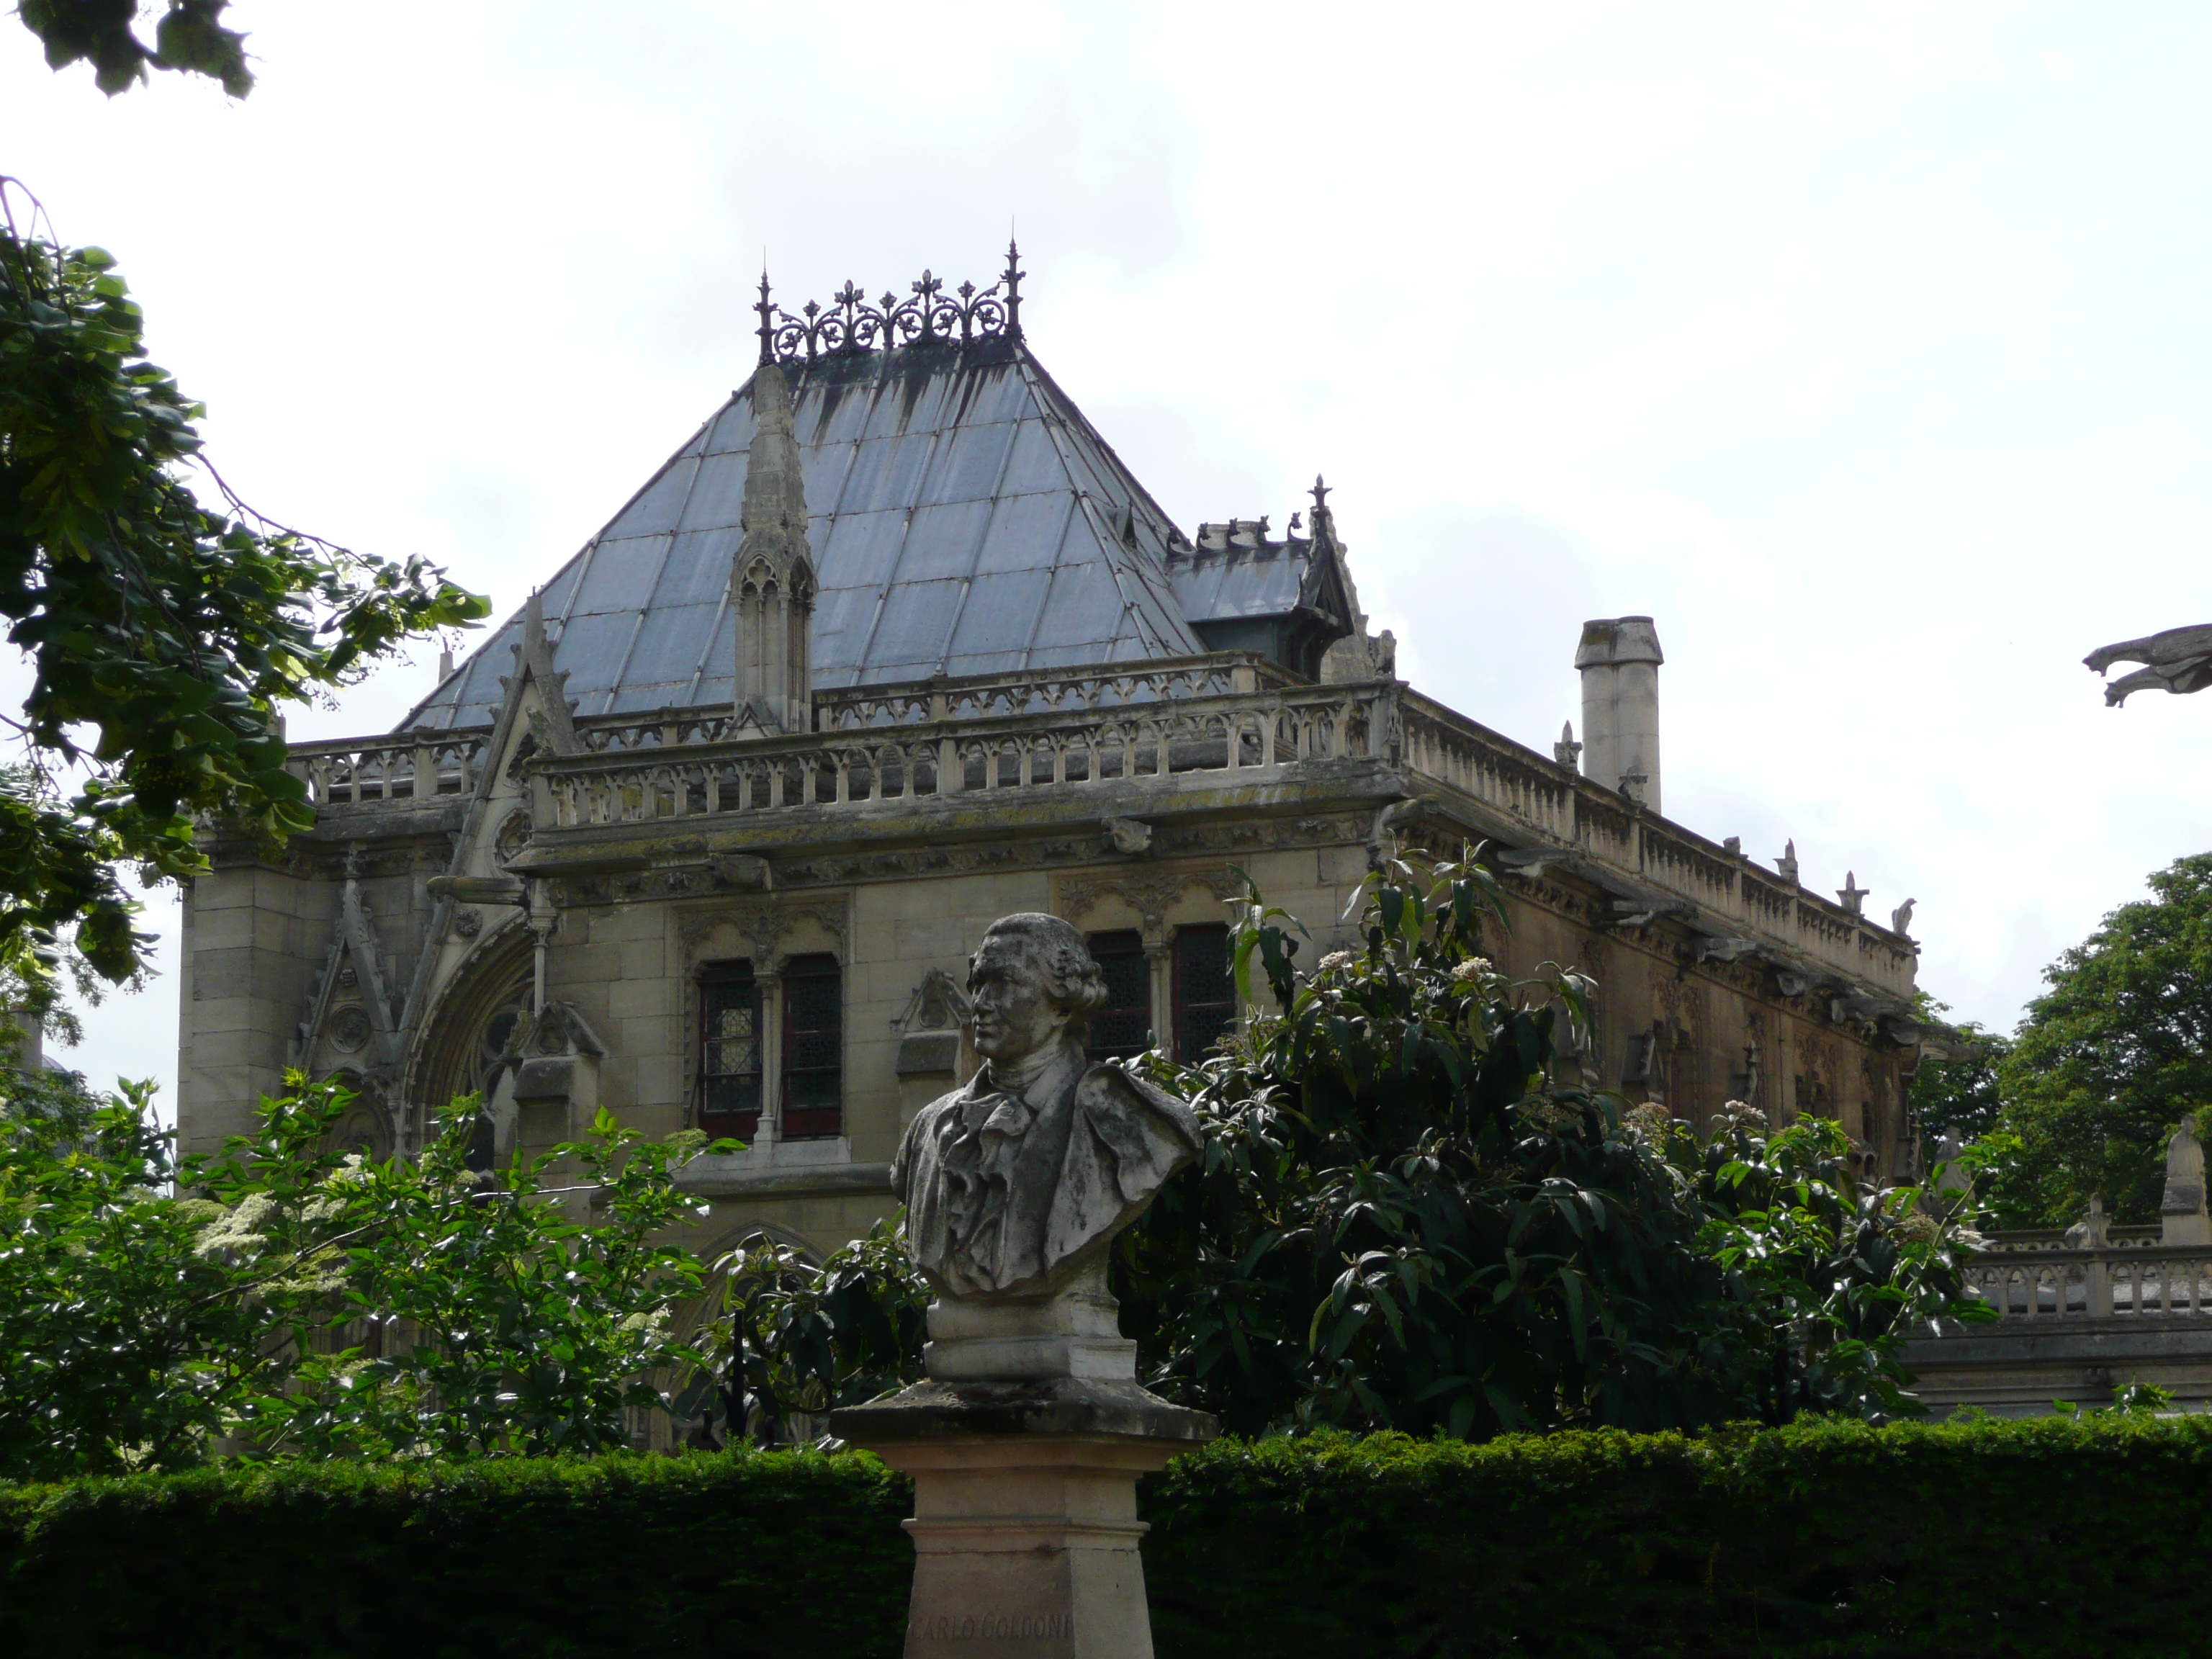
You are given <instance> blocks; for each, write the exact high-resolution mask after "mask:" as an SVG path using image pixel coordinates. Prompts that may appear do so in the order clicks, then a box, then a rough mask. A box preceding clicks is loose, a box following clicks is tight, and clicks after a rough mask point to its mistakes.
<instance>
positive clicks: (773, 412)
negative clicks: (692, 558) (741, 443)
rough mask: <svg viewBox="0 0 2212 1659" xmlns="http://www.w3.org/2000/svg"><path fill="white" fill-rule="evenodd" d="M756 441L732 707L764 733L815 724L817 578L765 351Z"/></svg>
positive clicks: (783, 395)
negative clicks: (748, 716)
mask: <svg viewBox="0 0 2212 1659" xmlns="http://www.w3.org/2000/svg"><path fill="white" fill-rule="evenodd" d="M753 416H754V422H755V424H754V428H753V441H752V450H751V453H750V455H749V456H748V457H747V459H746V462H745V496H744V508H743V513H742V520H743V523H744V541H743V542H741V543H740V544H738V551H737V556H736V558H735V559H733V560H732V562H731V567H730V599H731V601H732V608H733V609H734V610H735V611H737V615H738V684H737V693H736V696H737V704H738V708H739V710H740V711H743V710H745V709H750V710H751V712H752V715H753V718H754V719H755V720H757V722H758V723H759V726H760V729H761V730H762V731H763V732H806V731H811V729H812V727H813V712H812V711H813V693H814V670H813V632H814V595H815V590H816V586H817V584H816V581H815V577H814V562H813V560H812V558H811V556H809V554H808V551H807V546H806V489H805V479H804V478H803V477H801V475H800V472H799V442H798V440H797V438H796V437H795V436H794V435H793V430H792V420H791V388H790V386H789V384H788V383H787V381H786V380H784V378H783V370H782V369H781V368H780V367H779V366H778V365H777V364H776V362H775V360H774V359H773V358H772V357H771V356H769V354H768V352H767V350H766V348H765V346H763V352H762V362H761V365H760V367H759V368H757V370H755V371H754V374H753Z"/></svg>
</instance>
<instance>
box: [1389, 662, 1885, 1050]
mask: <svg viewBox="0 0 2212 1659" xmlns="http://www.w3.org/2000/svg"><path fill="white" fill-rule="evenodd" d="M1398 703H1399V714H1400V720H1401V749H1402V752H1403V755H1404V763H1405V765H1406V767H1407V769H1408V770H1409V771H1412V772H1415V773H1418V774H1420V775H1423V776H1425V777H1429V778H1434V779H1436V780H1437V781H1438V782H1440V783H1443V784H1444V785H1446V786H1447V787H1449V788H1451V789H1453V790H1455V791H1457V792H1458V793H1460V794H1462V795H1463V796H1465V797H1467V798H1468V800H1469V801H1471V802H1473V803H1474V805H1476V807H1478V808H1479V809H1482V810H1483V812H1484V814H1485V815H1486V816H1488V817H1490V818H1492V821H1493V822H1495V823H1496V824H1497V826H1498V833H1499V835H1500V836H1501V838H1503V839H1505V840H1506V841H1507V842H1508V843H1509V844H1510V845H1513V846H1516V847H1521V848H1535V849H1536V850H1538V851H1539V852H1540V853H1541V850H1542V849H1543V848H1546V847H1547V845H1548V846H1549V847H1551V848H1557V849H1559V852H1560V853H1561V854H1563V855H1565V856H1564V857H1563V860H1562V861H1563V862H1565V864H1567V866H1569V867H1570V868H1573V869H1576V870H1577V871H1578V872H1581V873H1583V874H1585V875H1591V876H1595V878H1597V879H1598V880H1599V881H1600V883H1601V884H1604V885H1606V886H1607V887H1608V888H1609V889H1611V890H1613V891H1614V892H1616V893H1620V894H1621V895H1623V900H1624V905H1625V906H1626V910H1627V912H1628V914H1632V915H1635V914H1673V915H1678V916H1680V917H1681V918H1682V919H1683V921H1685V922H1686V923H1687V924H1688V925H1689V926H1690V927H1692V930H1693V931H1695V932H1697V933H1700V934H1702V935H1703V936H1704V937H1705V938H1706V939H1708V940H1710V941H1711V944H1710V945H1708V946H1707V947H1706V948H1707V949H1708V950H1710V951H1712V952H1713V953H1714V954H1717V955H1720V956H1723V957H1727V958H1730V959H1734V958H1736V957H1741V956H1745V955H1755V956H1757V957H1760V958H1761V959H1762V960H1765V961H1766V962H1768V963H1771V965H1772V966H1773V967H1775V968H1776V969H1778V970H1780V971H1781V972H1783V973H1784V975H1795V976H1797V977H1802V978H1803V979H1804V980H1805V981H1806V983H1805V984H1804V985H1803V986H1802V987H1798V988H1801V989H1814V988H1817V987H1818V985H1819V981H1822V980H1824V979H1829V978H1830V976H1835V977H1834V978H1833V979H1832V981H1831V982H1830V983H1829V985H1828V987H1827V988H1828V989H1831V990H1833V991H1835V992H1838V993H1839V994H1843V996H1844V1000H1848V1001H1850V1002H1851V1005H1852V1006H1850V1007H1849V1008H1848V1009H1847V1010H1846V1011H1845V1012H1849V1013H1850V1014H1851V1015H1853V1016H1855V1017H1858V1018H1883V1017H1887V1018H1899V1019H1902V1018H1906V1017H1907V1016H1908V1015H1909V1012H1910V1006H1909V1003H1908V1001H1907V999H1908V998H1909V996H1910V994H1911V986H1912V964H1913V957H1912V947H1911V943H1910V942H1909V941H1907V940H1905V939H1901V938H1899V936H1898V935H1896V934H1894V933H1890V932H1889V931H1888V930H1887V928H1884V927H1880V926H1879V925H1877V924H1875V922H1873V921H1869V919H1867V918H1866V917H1863V916H1860V915H1853V914H1852V913H1851V912H1850V911H1848V910H1846V909H1844V907H1843V906H1842V905H1840V904H1838V903H1835V902H1832V901H1831V900H1828V899H1825V898H1820V897H1817V896H1814V895H1813V894H1811V893H1808V892H1806V891H1804V890H1802V889H1801V888H1799V887H1798V886H1797V885H1796V884H1795V883H1794V882H1791V881H1788V880H1785V879H1784V878H1783V877H1781V876H1779V875H1776V874H1773V873H1771V872H1768V871H1765V870H1762V869H1759V867H1758V866H1755V865H1753V863H1752V862H1751V860H1748V859H1747V858H1745V857H1743V855H1742V854H1740V853H1734V852H1730V851H1729V850H1728V849H1726V848H1720V847H1717V846H1715V845H1714V844H1713V843H1711V842H1708V841H1706V840H1705V839H1704V838H1703V837H1702V836H1697V835H1694V834H1692V832H1690V831H1689V830H1686V829H1683V828H1681V827H1680V825H1679V824H1676V823H1672V822H1670V821H1669V820H1668V819H1665V818H1662V817H1658V816H1657V815H1656V814H1655V813H1650V812H1647V811H1643V810H1641V809H1640V808H1638V807H1636V806H1635V805H1633V804H1632V803H1631V802H1629V801H1627V800H1626V799H1623V798H1622V797H1620V795H1618V794H1616V793H1613V791H1611V790H1607V789H1601V788H1600V787H1598V786H1597V785H1595V784H1594V783H1592V782H1590V781H1589V780H1588V779H1585V778H1581V777H1578V776H1577V775H1575V774H1574V773H1573V772H1571V771H1569V770H1568V769H1566V768H1565V767H1563V766H1559V765H1555V764H1553V763H1550V762H1547V761H1546V760H1544V759H1543V758H1541V757H1539V756H1537V755H1536V754H1534V752H1533V751H1531V750H1527V749H1524V748H1522V746H1521V745H1520V744H1516V743H1515V742H1513V741H1512V740H1511V739H1510V738H1504V737H1501V736H1499V735H1498V733H1497V732H1492V731H1490V730H1489V729H1488V728H1487V727H1485V726H1480V725H1478V724H1477V723H1476V722H1475V721H1474V720H1468V718H1467V717H1466V716H1465V715H1463V714H1458V713H1456V712H1455V711H1454V710H1452V709H1450V708H1446V707H1444V706H1443V704H1442V703H1439V702H1435V701H1433V700H1432V699H1431V698H1428V697H1425V696H1421V695H1420V694H1419V692H1415V691H1412V690H1401V693H1400V695H1399V699H1398ZM1622 878H1626V880H1625V881H1624V880H1623V879H1622ZM1844 981H1854V982H1855V984H1852V983H1846V982H1844ZM1869 985H1871V986H1873V987H1877V988H1878V990H1880V991H1882V992H1887V993H1888V994H1889V995H1888V996H1887V997H1877V998H1876V999H1875V1000H1873V1001H1871V1002H1869V1001H1868V1000H1866V999H1865V998H1864V996H1863V993H1862V992H1861V991H1860V990H1859V989H1858V988H1857V987H1864V986H1869ZM1785 988H1786V987H1785ZM1900 1035H1903V1034H1902V1033H1900Z"/></svg>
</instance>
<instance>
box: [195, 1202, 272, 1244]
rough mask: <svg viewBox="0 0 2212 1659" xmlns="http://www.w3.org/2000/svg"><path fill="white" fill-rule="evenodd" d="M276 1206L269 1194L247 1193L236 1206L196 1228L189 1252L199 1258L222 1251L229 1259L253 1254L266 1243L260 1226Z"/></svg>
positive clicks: (266, 1240) (267, 1237)
mask: <svg viewBox="0 0 2212 1659" xmlns="http://www.w3.org/2000/svg"><path fill="white" fill-rule="evenodd" d="M275 1208H276V1199H275V1198H274V1197H272V1196H270V1194H267V1193H251V1194H247V1195H246V1197H245V1198H243V1199H241V1200H240V1201H239V1203H238V1206H237V1207H236V1208H234V1209H230V1210H226V1211H224V1212H223V1213H222V1215H221V1216H220V1217H218V1218H216V1219H215V1220H213V1221H210V1223H208V1225H206V1226H204V1227H203V1228H201V1229H200V1231H199V1237H197V1238H195V1239H193V1240H192V1254H193V1255H196V1256H198V1257H199V1258H200V1259H201V1260H202V1261H206V1260H208V1259H209V1258H210V1257H214V1256H220V1255H225V1254H226V1253H229V1254H230V1256H231V1259H232V1260H233V1261H236V1260H239V1259H240V1258H241V1257H246V1256H250V1255H253V1254H254V1253H255V1252H256V1251H258V1250H259V1249H261V1247H262V1246H263V1245H264V1244H266V1243H268V1242H269V1235H268V1234H267V1233H265V1232H263V1231H260V1227H261V1223H262V1222H263V1220H264V1219H265V1218H267V1216H268V1214H269V1212H270V1211H271V1210H273V1209H275Z"/></svg>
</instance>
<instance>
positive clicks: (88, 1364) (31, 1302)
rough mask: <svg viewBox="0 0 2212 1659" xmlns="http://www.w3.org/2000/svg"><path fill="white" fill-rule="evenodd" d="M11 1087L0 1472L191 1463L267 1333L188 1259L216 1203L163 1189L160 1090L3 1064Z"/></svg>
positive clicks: (215, 1271) (214, 1267)
mask: <svg viewBox="0 0 2212 1659" xmlns="http://www.w3.org/2000/svg"><path fill="white" fill-rule="evenodd" d="M0 1091H4V1093H5V1099H4V1101H0V1475H9V1474H12V1475H16V1476H22V1475H35V1476H39V1477H41V1478H47V1479H58V1478H63V1477H66V1476H69V1475H73V1474H102V1473H110V1472H114V1471H118V1470H120V1469H123V1468H130V1467H132V1466H133V1465H137V1464H144V1465H146V1466H149V1467H153V1468H169V1467H174V1466H177V1465H179V1464H182V1463H187V1462H194V1461H197V1458H198V1457H199V1456H200V1455H202V1451H203V1448H204V1446H205V1444H206V1443H207V1441H208V1439H209V1438H210V1437H211V1436H213V1435H216V1434H217V1433H219V1432H220V1431H221V1430H222V1423H223V1417H224V1411H225V1402H226V1401H227V1400H228V1399H229V1398H230V1397H231V1396H232V1395H234V1392H235V1391H236V1389H238V1387H239V1386H240V1383H241V1382H242V1381H243V1380H244V1372H245V1371H250V1370H252V1367H253V1366H254V1364H255V1356H256V1354H257V1352H258V1343H259V1340H260V1334H261V1322H260V1320H259V1319H258V1316H256V1315H255V1314H254V1313H253V1312H252V1310H250V1309H248V1308H247V1307H246V1306H245V1305H244V1304H243V1302H242V1300H241V1299H240V1298H239V1297H236V1296H234V1295H232V1294H230V1291H231V1290H232V1288H233V1285H234V1279H235V1276H234V1274H233V1273H231V1271H230V1270H229V1269H228V1267H225V1266H224V1265H223V1264H222V1263H221V1262H217V1261H209V1260H206V1259H204V1257H202V1256H201V1255H199V1254H198V1253H197V1251H196V1250H195V1249H194V1245H195V1243H197V1239H198V1237H199V1235H200V1232H201V1230H202V1228H203V1227H204V1225H205V1224H206V1213H205V1210H206V1206H193V1205H191V1204H179V1203H176V1202H173V1201H172V1200H169V1199H168V1198H167V1196H166V1195H165V1194H166V1191H167V1183H168V1180H169V1176H170V1175H171V1173H172V1170H171V1163H170V1137H169V1135H168V1133H167V1132H165V1131H163V1130H161V1129H160V1128H158V1127H156V1125H155V1121H154V1115H153V1109H152V1104H151V1102H152V1097H153V1085H150V1084H142V1085H126V1086H125V1093H124V1094H123V1095H122V1096H121V1097H115V1098H111V1099H106V1100H101V1099H96V1098H94V1097H92V1096H90V1095H88V1094H87V1093H86V1092H85V1091H84V1090H83V1089H82V1086H81V1085H80V1084H79V1082H78V1080H77V1079H75V1078H73V1077H70V1076H66V1075H62V1076H58V1075H56V1074H54V1073H23V1072H20V1071H15V1070H14V1069H12V1068H9V1069H0Z"/></svg>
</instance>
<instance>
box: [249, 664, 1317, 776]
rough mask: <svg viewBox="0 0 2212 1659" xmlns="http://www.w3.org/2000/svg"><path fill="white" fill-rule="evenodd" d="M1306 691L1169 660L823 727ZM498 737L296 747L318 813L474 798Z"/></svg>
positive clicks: (835, 707) (1275, 669)
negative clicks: (486, 753)
mask: <svg viewBox="0 0 2212 1659" xmlns="http://www.w3.org/2000/svg"><path fill="white" fill-rule="evenodd" d="M1295 684H1298V682H1297V680H1296V679H1295V678H1294V677H1293V676H1292V675H1291V673H1290V672H1289V671H1287V670H1285V669H1284V668H1283V667H1281V666H1280V665H1278V664H1275V663H1273V662H1270V661H1268V660H1267V659H1265V658H1263V657H1260V656H1257V655H1255V654H1252V653H1242V652H1239V653H1228V652H1221V653H1213V654H1211V655H1207V656H1203V657H1168V658H1160V659H1154V660H1152V661H1147V662H1138V663H1129V664H1127V665H1109V666H1107V667H1103V668H1091V669H1085V670H1081V671H1071V672H1066V673H1052V672H1045V673H1036V672H1025V673H1009V674H975V675H966V676H962V677H960V678H939V679H933V680H913V681H908V682H906V683H904V684H896V685H881V686H857V687H844V688H840V689H838V690H829V691H820V692H817V693H816V694H815V697H814V709H815V723H816V725H817V727H818V729H819V730H820V731H821V732H823V733H825V734H827V733H831V732H872V731H878V730H890V729H895V728H897V727H902V726H925V725H930V724H933V723H936V722H939V721H944V720H987V719H994V718H1003V717H1006V716H1010V715H1016V714H1070V713H1083V712H1088V711H1093V710H1099V709H1112V708H1131V709H1133V708H1145V707H1148V706H1150V705H1152V704H1154V703H1160V702H1187V701H1189V700H1192V699H1197V698H1207V697H1225V696H1237V695H1240V694H1245V693H1249V692H1255V691H1267V690H1282V689H1286V688H1289V687H1291V686H1293V685H1295ZM490 736H491V728H490V727H489V726H467V727H464V728H462V729H460V730H459V731H453V732H421V733H415V732H403V733H398V734H394V735H392V736H386V737H376V738H338V739H333V740H329V741H325V742H319V743H298V744H293V745H291V753H290V756H289V762H288V764H289V769H290V770H291V772H292V773H293V774H294V775H295V776H297V777H299V778H301V780H303V781H305V782H306V783H307V787H308V793H309V797H310V799H313V802H314V804H315V805H316V806H317V808H318V809H330V808H343V807H349V806H363V805H380V804H384V803H389V802H393V801H422V800H428V799H433V798H435V797H436V796H439V795H460V794H466V793H468V792H469V791H471V790H472V789H474V788H475V787H476V780H477V766H478V765H479V764H480V763H481V762H482V758H483V745H484V744H485V743H486V742H487V741H488V740H489V738H490ZM576 737H577V740H578V741H579V742H580V744H582V745H583V748H584V750H585V752H586V753H587V754H594V755H598V754H634V753H636V752H637V751H639V750H671V749H678V748H689V747H691V746H693V745H696V744H712V743H723V742H728V741H732V740H736V739H738V738H744V740H746V741H748V742H751V741H757V737H756V736H753V735H750V734H749V733H748V732H741V731H740V728H739V726H738V720H737V718H736V710H735V708H734V707H733V705H732V704H730V703H708V704H706V705H703V706H702V707H699V708H656V709H649V710H646V711H643V712H641V713H636V714H596V715H589V716H585V717H582V718H580V719H579V720H577V721H576Z"/></svg>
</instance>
